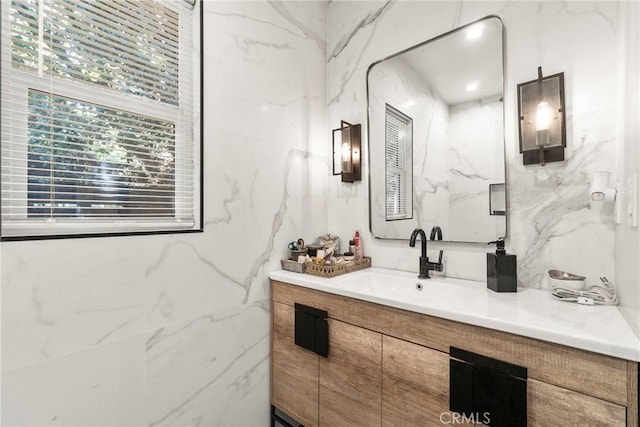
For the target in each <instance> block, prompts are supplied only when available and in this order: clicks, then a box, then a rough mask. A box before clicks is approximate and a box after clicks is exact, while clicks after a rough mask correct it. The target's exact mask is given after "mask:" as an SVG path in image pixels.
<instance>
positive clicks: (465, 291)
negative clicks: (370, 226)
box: [269, 268, 640, 361]
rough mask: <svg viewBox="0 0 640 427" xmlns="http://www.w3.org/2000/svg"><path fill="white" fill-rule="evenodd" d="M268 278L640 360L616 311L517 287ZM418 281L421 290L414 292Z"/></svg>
mask: <svg viewBox="0 0 640 427" xmlns="http://www.w3.org/2000/svg"><path fill="white" fill-rule="evenodd" d="M269 277H270V278H271V279H272V280H278V281H281V282H286V283H291V284H294V285H299V286H303V287H306V288H310V289H315V290H318V291H324V292H328V293H332V294H337V295H343V296H347V297H352V298H357V299H360V300H364V301H369V302H373V303H377V304H383V305H387V306H392V307H397V308H401V309H404V310H409V311H414V312H417V313H423V314H428V315H430V316H436V317H440V318H443V319H449V320H454V321H457V322H462V323H468V324H471V325H477V326H482V327H485V328H490V329H495V330H498V331H503V332H509V333H512V334H517V335H522V336H526V337H530V338H536V339H539V340H543V341H549V342H552V343H556V344H562V345H566V346H569V347H575V348H579V349H583V350H588V351H593V352H596V353H600V354H605V355H608V356H614V357H619V358H622V359H627V360H633V361H640V340H639V339H638V337H637V336H636V335H635V334H634V332H633V330H632V329H631V327H630V326H629V324H628V323H627V321H626V320H625V318H624V317H623V316H622V313H621V312H620V310H619V309H618V308H617V307H612V306H586V305H579V304H575V303H568V302H562V301H557V300H554V299H553V297H552V296H551V294H550V292H548V291H545V290H540V289H529V288H519V289H518V292H517V293H496V292H493V291H491V290H489V289H487V287H486V284H485V283H483V282H474V281H470V280H461V279H453V278H445V277H434V278H432V279H418V277H417V276H416V273H410V272H405V271H397V270H388V269H383V268H370V269H366V270H361V271H357V272H354V273H350V274H345V275H342V276H337V277H334V278H331V279H325V278H321V277H315V276H311V275H308V274H300V273H294V272H290V271H284V270H280V271H274V272H272V273H271V274H269ZM417 283H421V284H422V286H423V290H422V291H418V290H417V289H416V284H417Z"/></svg>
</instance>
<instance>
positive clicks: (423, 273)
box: [409, 226, 442, 279]
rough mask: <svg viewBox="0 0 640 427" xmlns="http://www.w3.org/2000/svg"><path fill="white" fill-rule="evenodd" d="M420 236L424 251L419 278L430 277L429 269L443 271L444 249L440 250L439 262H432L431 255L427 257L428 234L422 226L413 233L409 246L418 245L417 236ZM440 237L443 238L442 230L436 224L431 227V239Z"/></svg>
mask: <svg viewBox="0 0 640 427" xmlns="http://www.w3.org/2000/svg"><path fill="white" fill-rule="evenodd" d="M418 236H420V240H421V241H422V251H421V255H420V274H418V278H420V279H429V278H430V276H429V271H430V270H432V271H442V251H440V256H439V258H438V262H430V261H429V257H427V235H426V234H425V232H424V230H423V229H422V228H416V229H415V230H413V233H411V238H410V239H409V246H411V247H412V248H413V247H415V246H416V238H417V237H418ZM436 236H437V237H438V240H442V230H441V229H440V227H438V226H435V227H433V228H432V229H431V240H434V239H435V238H436Z"/></svg>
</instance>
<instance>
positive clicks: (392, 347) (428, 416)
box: [382, 336, 452, 427]
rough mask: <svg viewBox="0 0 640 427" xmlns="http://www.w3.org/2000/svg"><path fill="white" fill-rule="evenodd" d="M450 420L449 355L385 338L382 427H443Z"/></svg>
mask: <svg viewBox="0 0 640 427" xmlns="http://www.w3.org/2000/svg"><path fill="white" fill-rule="evenodd" d="M443 414H444V415H443ZM441 416H442V417H443V418H441ZM451 419H452V418H451V414H450V413H449V355H448V354H447V353H442V352H440V351H437V350H432V349H430V348H427V347H423V346H420V345H417V344H413V343H410V342H407V341H402V340H399V339H396V338H392V337H388V336H384V337H383V339H382V425H383V426H389V427H392V426H407V427H408V426H441V425H442V424H443V421H444V422H447V421H451Z"/></svg>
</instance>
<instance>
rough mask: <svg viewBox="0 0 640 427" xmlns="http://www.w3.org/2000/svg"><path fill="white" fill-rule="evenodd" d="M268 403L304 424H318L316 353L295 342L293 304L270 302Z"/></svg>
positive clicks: (310, 425) (308, 425)
mask: <svg viewBox="0 0 640 427" xmlns="http://www.w3.org/2000/svg"><path fill="white" fill-rule="evenodd" d="M271 313H272V319H273V320H272V325H271V326H272V329H271V331H272V332H271V337H272V342H271V403H272V404H273V405H275V406H276V407H277V408H278V409H280V410H281V411H283V412H284V413H286V414H287V415H289V416H291V417H293V418H294V419H295V420H296V421H298V422H301V423H302V424H304V425H305V426H307V427H317V426H318V356H317V355H316V354H315V353H313V352H311V351H309V350H305V349H303V348H302V347H299V346H297V345H295V344H294V318H295V311H294V309H293V307H291V306H288V305H284V304H280V303H277V302H273V303H272V306H271Z"/></svg>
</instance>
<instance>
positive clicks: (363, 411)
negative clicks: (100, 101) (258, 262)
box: [271, 281, 638, 427]
mask: <svg viewBox="0 0 640 427" xmlns="http://www.w3.org/2000/svg"><path fill="white" fill-rule="evenodd" d="M296 303H299V304H304V305H307V306H310V307H315V308H317V309H320V310H324V311H326V312H327V315H328V336H329V349H328V355H327V357H326V358H325V357H322V356H319V355H318V354H315V353H314V352H312V351H309V350H306V349H303V348H302V347H300V346H297V345H295V343H294V328H295V325H294V318H295V309H294V306H295V304H296ZM271 305H272V311H271V312H272V331H273V332H272V354H271V356H272V357H271V363H272V369H271V375H272V378H271V402H272V404H273V405H274V406H275V407H277V408H278V409H280V410H281V411H283V412H285V413H286V414H288V415H290V416H291V417H293V418H294V419H296V420H297V421H299V422H300V423H302V424H303V425H305V426H307V427H313V426H332V427H335V426H343V425H349V426H367V427H371V426H440V425H443V424H444V423H447V422H449V423H450V424H451V423H452V422H451V421H452V418H451V417H452V415H453V414H452V413H451V411H450V366H451V361H452V360H453V359H454V357H455V356H454V355H453V354H450V351H451V349H452V348H454V349H462V350H463V351H464V352H472V353H474V354H478V355H480V357H484V358H491V359H495V360H498V361H500V362H504V363H506V364H512V365H517V366H519V367H522V368H523V369H526V371H527V375H526V378H525V382H526V425H527V426H544V427H553V426H558V427H560V426H561V427H566V426H580V427H582V426H628V427H638V364H637V363H636V362H631V361H626V360H622V359H617V358H614V357H610V356H605V355H601V354H595V353H591V352H588V351H584V350H579V349H575V348H571V347H566V346H562V345H557V344H551V343H548V342H544V341H539V340H535V339H532V338H527V337H522V336H518V335H513V334H508V333H504V332H499V331H495V330H492V329H486V328H481V327H478V326H473V325H468V324H463V323H459V322H455V321H449V320H445V319H441V318H438V317H434V316H428V315H423V314H419V313H414V312H409V311H405V310H400V309H397V308H393V307H389V306H384V305H378V304H373V303H369V302H365V301H361V300H356V299H352V298H348V297H344V296H340V295H334V294H328V293H325V292H320V291H315V290H311V289H307V288H304V287H300V286H295V285H290V284H286V283H282V282H277V281H272V304H271ZM460 421H461V420H460V419H458V422H456V423H455V424H456V425H461V423H460ZM469 425H471V424H469ZM476 425H481V424H476Z"/></svg>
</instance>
